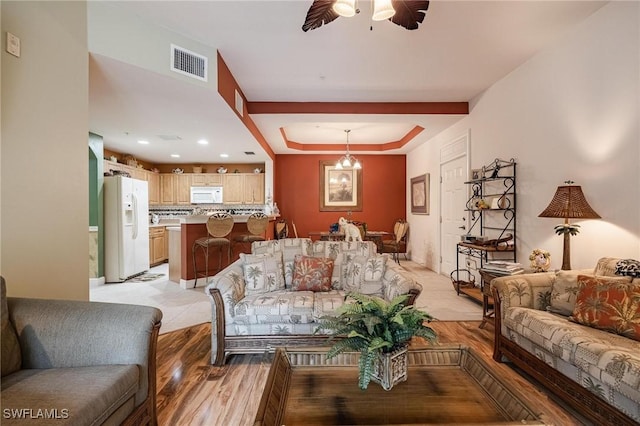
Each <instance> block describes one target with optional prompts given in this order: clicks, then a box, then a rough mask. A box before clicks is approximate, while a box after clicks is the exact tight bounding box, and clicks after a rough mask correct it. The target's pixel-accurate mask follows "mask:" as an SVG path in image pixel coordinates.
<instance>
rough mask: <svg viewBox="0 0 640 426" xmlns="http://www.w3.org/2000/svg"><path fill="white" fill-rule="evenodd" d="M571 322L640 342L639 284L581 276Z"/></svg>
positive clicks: (624, 278)
mask: <svg viewBox="0 0 640 426" xmlns="http://www.w3.org/2000/svg"><path fill="white" fill-rule="evenodd" d="M578 288H579V290H578V295H577V298H576V306H575V308H574V310H573V314H572V315H571V316H570V317H569V320H571V321H574V322H577V323H579V324H583V325H586V326H589V327H593V328H597V329H600V330H605V331H609V332H611V333H616V334H620V335H622V336H625V337H629V338H631V339H634V340H640V284H638V283H635V284H634V283H633V282H630V279H629V278H627V277H603V276H598V277H590V276H585V275H579V276H578Z"/></svg>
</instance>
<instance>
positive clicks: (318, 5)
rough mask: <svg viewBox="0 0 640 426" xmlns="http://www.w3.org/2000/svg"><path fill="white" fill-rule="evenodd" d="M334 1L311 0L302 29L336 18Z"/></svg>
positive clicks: (305, 29) (326, 22) (317, 25)
mask: <svg viewBox="0 0 640 426" xmlns="http://www.w3.org/2000/svg"><path fill="white" fill-rule="evenodd" d="M334 2H335V0H313V4H312V5H311V7H310V8H309V10H308V11H307V17H306V19H305V20H304V24H302V31H304V32H305V33H306V32H307V31H309V30H315V29H316V28H320V27H321V26H322V25H323V24H328V23H329V22H333V21H334V20H335V19H336V18H338V17H339V16H340V15H338V14H337V13H336V12H334V11H333V8H332V6H333V3H334ZM427 3H428V2H427Z"/></svg>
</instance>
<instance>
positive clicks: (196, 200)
mask: <svg viewBox="0 0 640 426" xmlns="http://www.w3.org/2000/svg"><path fill="white" fill-rule="evenodd" d="M221 203H222V187H221V186H192V187H191V204H221Z"/></svg>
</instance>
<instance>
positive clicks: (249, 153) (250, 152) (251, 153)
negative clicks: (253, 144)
mask: <svg viewBox="0 0 640 426" xmlns="http://www.w3.org/2000/svg"><path fill="white" fill-rule="evenodd" d="M244 154H245V155H256V153H255V152H253V151H245V152H244Z"/></svg>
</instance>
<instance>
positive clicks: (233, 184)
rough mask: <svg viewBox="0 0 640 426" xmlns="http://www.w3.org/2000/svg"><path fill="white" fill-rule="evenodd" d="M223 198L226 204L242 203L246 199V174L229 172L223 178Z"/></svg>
mask: <svg viewBox="0 0 640 426" xmlns="http://www.w3.org/2000/svg"><path fill="white" fill-rule="evenodd" d="M223 182H224V185H223V190H222V198H223V202H224V203H225V204H242V203H243V201H244V174H243V173H227V174H225V175H224V178H223Z"/></svg>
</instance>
